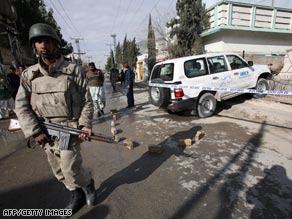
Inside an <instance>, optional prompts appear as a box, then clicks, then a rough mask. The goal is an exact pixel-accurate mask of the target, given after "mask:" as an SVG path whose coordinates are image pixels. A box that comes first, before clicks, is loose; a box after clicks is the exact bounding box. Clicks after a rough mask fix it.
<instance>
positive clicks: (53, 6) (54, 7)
mask: <svg viewBox="0 0 292 219" xmlns="http://www.w3.org/2000/svg"><path fill="white" fill-rule="evenodd" d="M49 2H50V4H51V7H52V8H53V9H54V10H55V11H56V12H57V13H58V14H59V15H60V17H61V19H62V20H63V21H64V22H65V23H66V24H67V26H69V27H70V25H69V24H68V22H67V21H66V19H65V18H64V16H63V15H62V14H61V13H60V12H59V10H58V9H57V7H56V6H55V5H54V3H53V2H52V1H51V0H49ZM69 37H71V36H70V34H69Z"/></svg>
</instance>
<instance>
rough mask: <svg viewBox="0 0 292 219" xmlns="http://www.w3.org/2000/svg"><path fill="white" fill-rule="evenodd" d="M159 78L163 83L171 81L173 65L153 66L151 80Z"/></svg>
mask: <svg viewBox="0 0 292 219" xmlns="http://www.w3.org/2000/svg"><path fill="white" fill-rule="evenodd" d="M155 78H161V79H162V80H163V81H172V80H173V63H167V64H162V65H157V66H155V68H154V70H153V73H152V77H151V79H155Z"/></svg>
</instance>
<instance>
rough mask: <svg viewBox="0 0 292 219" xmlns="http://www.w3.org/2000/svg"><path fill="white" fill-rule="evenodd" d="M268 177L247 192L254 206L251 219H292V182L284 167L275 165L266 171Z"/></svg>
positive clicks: (248, 199)
mask: <svg viewBox="0 0 292 219" xmlns="http://www.w3.org/2000/svg"><path fill="white" fill-rule="evenodd" d="M264 172H265V174H266V176H265V177H264V178H263V179H262V180H260V181H259V182H258V183H257V184H256V185H255V186H253V187H252V188H250V189H249V190H248V191H247V194H246V199H247V201H248V203H250V204H253V205H254V208H253V209H252V211H251V214H250V218H251V219H266V218H281V219H282V218H283V219H284V218H285V219H286V218H287V219H288V218H292V180H291V179H289V178H288V177H287V173H286V170H285V168H284V167H282V166H280V165H274V166H272V167H271V168H270V169H265V170H264Z"/></svg>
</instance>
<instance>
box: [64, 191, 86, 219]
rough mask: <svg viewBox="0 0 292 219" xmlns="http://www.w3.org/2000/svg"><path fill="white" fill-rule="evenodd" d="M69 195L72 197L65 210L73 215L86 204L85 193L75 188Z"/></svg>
mask: <svg viewBox="0 0 292 219" xmlns="http://www.w3.org/2000/svg"><path fill="white" fill-rule="evenodd" d="M71 193H72V197H71V200H70V203H69V204H68V205H67V207H66V208H65V209H71V211H72V215H73V214H75V213H76V212H77V211H79V210H80V209H81V208H82V207H83V206H84V205H85V204H86V198H85V193H84V191H83V190H82V189H81V188H77V189H75V190H73V191H71Z"/></svg>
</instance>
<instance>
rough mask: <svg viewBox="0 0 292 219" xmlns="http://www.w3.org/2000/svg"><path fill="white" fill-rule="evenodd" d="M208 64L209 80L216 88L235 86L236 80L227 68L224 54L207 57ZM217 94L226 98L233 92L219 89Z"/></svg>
mask: <svg viewBox="0 0 292 219" xmlns="http://www.w3.org/2000/svg"><path fill="white" fill-rule="evenodd" d="M207 62H208V66H209V69H210V73H211V80H212V81H213V84H214V85H216V88H229V87H237V86H238V85H237V81H236V80H234V76H233V75H232V74H231V71H229V69H228V65H227V62H226V59H225V57H224V55H219V56H218V55H217V56H212V57H208V58H207ZM218 93H219V96H220V98H222V99H226V98H228V97H229V96H232V95H233V94H232V93H230V92H224V91H219V92H218Z"/></svg>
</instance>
